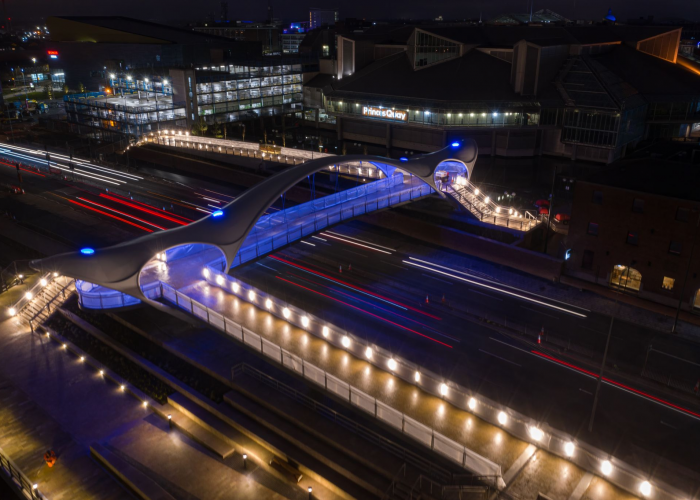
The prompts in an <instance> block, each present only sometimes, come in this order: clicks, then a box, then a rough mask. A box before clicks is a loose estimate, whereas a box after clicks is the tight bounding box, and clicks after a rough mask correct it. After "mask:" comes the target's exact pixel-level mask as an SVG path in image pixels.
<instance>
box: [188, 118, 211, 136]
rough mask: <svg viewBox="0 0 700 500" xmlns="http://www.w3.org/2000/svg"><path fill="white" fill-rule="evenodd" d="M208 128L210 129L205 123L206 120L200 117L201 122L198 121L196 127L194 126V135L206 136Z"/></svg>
mask: <svg viewBox="0 0 700 500" xmlns="http://www.w3.org/2000/svg"><path fill="white" fill-rule="evenodd" d="M207 128H209V126H208V125H207V122H206V121H204V118H203V117H201V116H200V117H199V120H197V121H196V122H195V123H194V125H192V135H204V134H205V133H206V131H207Z"/></svg>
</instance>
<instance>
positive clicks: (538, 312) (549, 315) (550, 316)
mask: <svg viewBox="0 0 700 500" xmlns="http://www.w3.org/2000/svg"><path fill="white" fill-rule="evenodd" d="M520 307H522V308H523V309H527V310H528V311H532V312H534V313H537V314H541V315H542V316H547V317H548V318H554V319H559V318H557V317H556V316H552V315H551V314H546V313H543V312H542V311H538V310H537V309H533V308H531V307H525V306H520Z"/></svg>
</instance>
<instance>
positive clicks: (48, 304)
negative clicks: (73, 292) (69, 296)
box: [29, 279, 75, 329]
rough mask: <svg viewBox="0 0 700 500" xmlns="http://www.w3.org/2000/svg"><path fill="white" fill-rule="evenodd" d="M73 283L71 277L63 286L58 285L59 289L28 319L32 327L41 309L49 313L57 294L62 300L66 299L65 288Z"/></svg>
mask: <svg viewBox="0 0 700 500" xmlns="http://www.w3.org/2000/svg"><path fill="white" fill-rule="evenodd" d="M74 283H75V280H74V279H71V280H69V281H68V284H66V285H64V286H62V287H59V289H58V291H57V292H56V294H55V295H54V296H53V297H51V300H49V301H48V302H46V303H45V304H44V306H43V307H42V308H41V309H39V310H38V311H37V312H36V313H35V314H34V315H33V316H32V317H31V318H30V319H29V324H30V325H32V329H33V328H34V326H33V324H34V321H35V320H36V318H37V317H38V316H39V315H40V314H41V312H42V311H44V310H47V312H49V313H51V305H52V304H53V303H54V301H55V300H56V299H57V298H59V296H60V298H61V299H63V300H65V299H66V289H67V288H68V287H70V286H71V285H72V284H74Z"/></svg>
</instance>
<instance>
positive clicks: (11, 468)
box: [0, 448, 46, 500]
mask: <svg viewBox="0 0 700 500" xmlns="http://www.w3.org/2000/svg"><path fill="white" fill-rule="evenodd" d="M0 472H4V473H5V474H6V475H7V476H9V478H10V480H11V481H12V483H13V484H14V485H15V486H16V487H17V488H19V489H20V490H21V492H22V493H23V494H24V496H25V497H27V498H30V499H31V500H46V496H45V495H44V494H43V493H41V492H40V491H39V489H38V488H36V487H35V486H36V485H35V484H33V483H32V482H31V481H30V480H29V478H28V477H27V476H25V475H24V473H23V472H22V470H21V469H20V468H19V467H17V465H15V463H14V462H13V461H12V459H11V458H10V457H9V456H7V454H5V452H4V451H3V450H2V448H0Z"/></svg>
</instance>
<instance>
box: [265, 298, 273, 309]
mask: <svg viewBox="0 0 700 500" xmlns="http://www.w3.org/2000/svg"><path fill="white" fill-rule="evenodd" d="M265 307H266V308H267V309H272V301H271V300H270V299H267V300H266V301H265Z"/></svg>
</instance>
